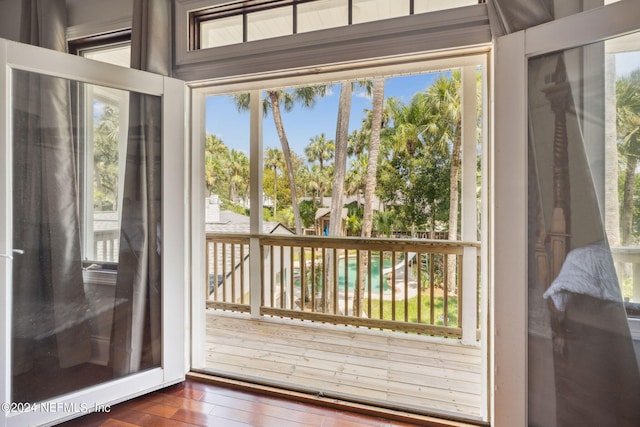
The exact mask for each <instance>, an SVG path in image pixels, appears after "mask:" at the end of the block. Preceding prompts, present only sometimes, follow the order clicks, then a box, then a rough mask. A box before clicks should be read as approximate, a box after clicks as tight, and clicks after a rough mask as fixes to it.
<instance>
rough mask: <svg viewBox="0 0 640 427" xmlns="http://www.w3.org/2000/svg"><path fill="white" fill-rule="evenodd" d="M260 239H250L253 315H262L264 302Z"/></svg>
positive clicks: (255, 317) (255, 316)
mask: <svg viewBox="0 0 640 427" xmlns="http://www.w3.org/2000/svg"><path fill="white" fill-rule="evenodd" d="M260 253H261V252H260V239H259V238H258V237H251V238H250V239H249V254H250V255H249V288H250V290H251V291H250V294H249V295H251V301H250V305H251V317H253V318H254V319H257V318H258V317H260V305H261V304H262V286H261V285H262V258H261V257H260Z"/></svg>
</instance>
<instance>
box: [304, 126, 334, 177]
mask: <svg viewBox="0 0 640 427" xmlns="http://www.w3.org/2000/svg"><path fill="white" fill-rule="evenodd" d="M335 149H336V147H335V144H334V143H333V140H332V139H327V137H326V135H325V134H324V132H323V133H321V134H320V135H317V136H314V137H313V138H311V139H310V140H309V145H307V146H306V147H305V149H304V154H305V155H306V156H307V159H308V160H309V161H310V162H315V161H316V160H317V161H318V163H319V164H320V170H322V169H323V168H324V162H326V161H329V160H331V159H333V155H334V152H335Z"/></svg>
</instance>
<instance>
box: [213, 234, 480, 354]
mask: <svg viewBox="0 0 640 427" xmlns="http://www.w3.org/2000/svg"><path fill="white" fill-rule="evenodd" d="M254 238H255V239H257V241H258V242H259V248H260V257H259V260H257V262H258V263H259V270H256V271H260V275H259V282H260V286H259V287H255V288H254V289H259V295H251V292H250V285H249V271H250V269H251V268H250V266H251V262H252V261H251V259H250V255H249V250H248V248H249V243H250V240H251V239H250V238H249V237H245V236H239V235H214V234H207V247H206V253H207V263H206V268H207V273H206V279H207V280H206V283H207V289H206V292H207V307H209V308H215V309H223V310H235V311H243V312H250V311H251V298H256V297H257V298H260V304H259V305H256V306H258V307H259V313H257V314H258V315H260V316H277V317H286V318H294V319H301V320H311V321H318V322H324V323H332V324H346V325H355V326H362V327H368V328H376V329H386V330H398V331H404V332H414V333H421V334H430V335H439V336H455V337H462V335H463V325H466V326H465V327H466V329H467V330H468V336H472V337H473V338H470V339H471V340H474V341H475V337H476V329H477V326H478V322H477V319H478V298H477V295H478V293H477V290H478V281H479V272H478V265H479V263H478V253H479V251H478V248H479V244H478V243H477V242H471V243H468V242H456V241H442V240H437V241H436V240H420V239H415V240H399V239H363V238H327V237H308V236H305V237H299V236H279V235H278V236H276V235H268V236H262V235H261V236H257V237H254ZM252 255H253V254H252ZM253 262H256V260H254V261H253ZM467 287H469V289H467V290H466V291H465V288H467ZM463 296H464V298H463ZM465 298H467V299H469V301H465ZM254 314H255V313H254ZM465 319H466V321H465Z"/></svg>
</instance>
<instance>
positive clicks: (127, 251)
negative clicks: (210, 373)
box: [111, 0, 171, 376]
mask: <svg viewBox="0 0 640 427" xmlns="http://www.w3.org/2000/svg"><path fill="white" fill-rule="evenodd" d="M131 66H132V67H133V68H137V69H140V70H144V71H151V72H154V73H157V74H162V75H169V73H170V70H171V2H170V1H169V0H136V1H135V2H134V12H133V25H132V40H131ZM161 117H162V116H161V103H160V98H158V97H150V96H145V95H142V94H136V93H132V94H131V97H130V107H129V135H128V146H127V157H126V172H125V183H124V194H123V206H122V230H121V237H120V254H119V265H118V278H117V282H116V301H118V305H117V306H116V307H115V310H114V323H113V333H112V340H111V366H112V367H113V370H114V376H123V375H127V374H129V373H133V372H137V371H139V370H140V369H145V368H149V367H154V366H159V364H160V362H161V356H162V355H161V344H162V342H161V320H162V318H161V313H160V310H161V293H160V290H161V246H162V240H161V234H160V233H161V217H160V212H161V202H160V194H161V161H160V154H161V136H162V135H161V129H162V123H161Z"/></svg>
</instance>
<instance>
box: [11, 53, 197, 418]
mask: <svg viewBox="0 0 640 427" xmlns="http://www.w3.org/2000/svg"><path fill="white" fill-rule="evenodd" d="M0 49H1V52H2V54H3V60H4V62H5V66H4V68H3V69H2V74H1V76H2V77H4V80H3V81H4V82H5V84H4V85H3V89H2V90H3V91H6V93H5V96H3V97H2V99H5V100H6V102H5V104H3V106H2V113H3V114H2V115H3V118H2V127H3V130H4V135H6V138H4V140H3V141H2V143H1V144H2V145H1V146H0V148H1V149H2V153H3V155H2V156H1V158H2V163H3V167H2V170H3V174H2V178H0V189H1V195H2V202H1V204H0V218H1V219H2V222H1V226H0V245H1V246H0V254H2V258H0V273H1V274H2V278H3V280H2V287H3V288H2V292H3V296H4V311H3V312H4V313H5V316H4V317H3V325H2V330H3V334H4V338H5V339H4V340H3V344H2V345H3V347H4V349H3V352H2V357H3V359H4V360H3V361H4V363H3V366H5V367H6V368H5V370H4V371H3V377H4V381H3V388H2V396H3V397H4V399H3V402H12V404H10V405H9V407H8V408H6V409H7V410H5V411H3V412H4V413H3V417H4V421H5V422H6V424H7V425H25V424H27V423H28V424H32V423H47V422H52V421H58V420H62V419H66V418H70V417H73V416H77V415H78V414H82V413H86V412H90V411H92V410H106V409H108V407H109V406H108V405H110V404H111V403H113V402H114V401H116V400H122V399H124V398H127V397H130V396H132V395H136V394H140V393H143V392H145V391H149V390H151V389H154V388H158V387H160V386H162V385H166V384H170V383H174V382H176V381H179V380H181V379H182V378H183V377H184V372H185V369H184V366H185V364H184V351H182V349H183V348H184V336H185V332H184V327H182V326H180V325H183V324H184V289H185V287H184V283H185V280H184V277H185V276H184V271H185V270H184V266H185V250H184V249H185V244H184V242H185V233H184V228H183V227H181V226H179V225H178V226H177V227H176V224H184V215H185V204H184V203H179V202H178V201H179V200H181V198H182V197H183V194H184V188H183V185H182V184H183V183H184V178H183V175H184V160H183V159H184V149H183V147H184V143H183V141H184V137H183V129H184V119H183V115H180V114H177V115H176V114H171V115H170V114H168V108H165V106H166V105H168V104H169V105H171V109H172V113H174V112H175V108H176V106H178V108H179V109H180V110H182V109H183V107H182V105H183V102H184V101H183V100H184V85H183V83H182V82H179V81H176V80H172V79H169V78H164V77H161V76H157V75H152V74H149V73H142V72H139V71H134V70H129V69H123V68H119V67H115V66H111V65H109V64H102V63H96V62H93V61H89V60H86V59H83V58H78V57H72V56H70V55H65V54H60V53H57V52H51V51H47V50H44V49H39V48H33V47H31V46H22V45H18V44H16V43H6V42H2V43H1V44H0ZM168 200H171V203H166V201H168ZM167 224H172V227H171V228H169V227H167ZM169 348H171V349H172V350H171V351H169V350H168V349H169ZM3 409H5V408H3Z"/></svg>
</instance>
